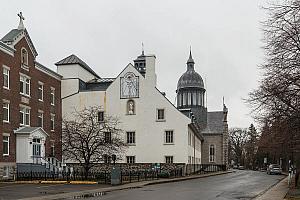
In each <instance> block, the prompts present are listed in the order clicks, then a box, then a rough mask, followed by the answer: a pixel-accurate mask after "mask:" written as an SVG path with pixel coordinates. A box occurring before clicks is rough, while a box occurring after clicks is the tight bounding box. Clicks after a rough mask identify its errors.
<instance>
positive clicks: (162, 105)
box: [58, 56, 201, 164]
mask: <svg viewBox="0 0 300 200" xmlns="http://www.w3.org/2000/svg"><path fill="white" fill-rule="evenodd" d="M145 58H146V61H145V63H146V69H147V72H146V74H145V77H144V76H142V75H141V73H140V72H139V71H138V70H137V69H136V68H135V67H134V66H133V65H131V64H128V65H127V66H126V67H125V69H124V70H123V71H122V72H121V73H120V74H119V76H118V77H117V78H116V79H114V81H113V82H112V83H111V84H110V85H109V86H108V87H107V88H106V89H105V90H102V91H101V90H100V91H97V90H81V89H80V87H79V82H80V80H79V79H81V80H82V81H84V82H88V81H90V80H88V78H91V79H93V78H94V76H93V75H92V74H90V76H89V75H84V77H83V76H82V75H83V74H86V73H89V72H88V71H85V73H82V70H85V69H83V68H82V67H81V66H80V65H78V64H77V65H70V66H68V67H67V66H66V65H61V66H60V65H58V73H60V75H62V76H63V80H62V90H61V91H62V113H63V117H64V118H70V117H72V112H73V111H74V110H75V109H76V110H81V109H83V108H85V107H89V106H101V107H102V108H103V111H104V112H105V114H106V115H109V116H114V117H118V118H119V120H120V122H121V124H120V126H121V127H120V128H121V129H122V130H124V140H125V141H126V140H127V133H126V132H134V134H135V142H134V143H133V144H129V147H128V149H127V150H126V152H125V155H124V158H123V162H126V156H134V157H135V162H136V163H164V162H166V159H169V158H170V157H172V159H173V160H172V162H174V163H191V164H192V163H197V164H200V163H201V140H200V138H199V137H198V136H197V134H195V133H194V132H193V130H192V129H191V128H190V126H189V124H190V123H191V119H190V118H188V117H186V116H185V115H184V114H182V113H181V112H180V111H178V110H177V108H176V107H175V106H174V105H173V104H172V103H171V102H170V101H169V100H168V99H167V98H166V97H165V96H164V95H163V94H162V93H161V92H160V91H159V90H158V89H157V88H156V74H155V56H145ZM71 66H72V67H71ZM79 68H80V69H79ZM76 70H79V71H77V72H76ZM80 74H81V75H80ZM75 75H78V77H76V76H75ZM127 76H130V78H132V77H134V80H136V81H137V82H138V83H137V85H136V86H137V88H138V89H137V90H135V91H134V92H137V94H135V93H134V92H133V94H134V95H133V97H132V98H126V97H125V98H124V96H123V93H122V91H123V90H124V91H125V90H126V88H125V89H124V87H125V86H126V85H124V87H123V84H125V82H124V81H126V77H127ZM124 77H125V78H124ZM126 84H127V83H126ZM135 84H136V83H135ZM131 89H132V88H130V89H129V90H130V91H131V92H132V90H131ZM131 102H133V105H129V103H131ZM129 106H133V110H131V111H129V110H130V109H131V108H130V107H129ZM159 109H163V110H164V119H160V120H159V119H158V110H159ZM171 133H173V138H172V139H173V141H171V142H170V141H166V134H171Z"/></svg>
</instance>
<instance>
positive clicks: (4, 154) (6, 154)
mask: <svg viewBox="0 0 300 200" xmlns="http://www.w3.org/2000/svg"><path fill="white" fill-rule="evenodd" d="M4 137H7V140H4ZM9 137H10V136H9V135H7V134H3V136H2V138H3V141H2V143H3V144H4V142H7V153H3V156H9ZM3 144H2V145H3ZM3 146H4V145H3ZM3 152H4V151H3Z"/></svg>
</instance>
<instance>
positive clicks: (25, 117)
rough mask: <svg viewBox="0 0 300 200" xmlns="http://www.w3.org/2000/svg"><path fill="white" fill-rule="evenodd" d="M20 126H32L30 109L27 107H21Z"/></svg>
mask: <svg viewBox="0 0 300 200" xmlns="http://www.w3.org/2000/svg"><path fill="white" fill-rule="evenodd" d="M20 125H25V126H29V125H30V109H29V108H26V107H20Z"/></svg>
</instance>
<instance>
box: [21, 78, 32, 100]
mask: <svg viewBox="0 0 300 200" xmlns="http://www.w3.org/2000/svg"><path fill="white" fill-rule="evenodd" d="M20 93H21V94H23V95H26V96H30V79H29V78H28V77H26V76H23V75H20Z"/></svg>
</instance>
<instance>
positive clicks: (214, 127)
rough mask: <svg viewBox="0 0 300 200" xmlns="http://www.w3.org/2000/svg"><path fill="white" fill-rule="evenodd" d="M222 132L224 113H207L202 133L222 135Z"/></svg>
mask: <svg viewBox="0 0 300 200" xmlns="http://www.w3.org/2000/svg"><path fill="white" fill-rule="evenodd" d="M223 131H224V112H223V111H217V112H208V113H207V126H206V128H205V129H204V130H203V131H202V133H203V134H222V133H223Z"/></svg>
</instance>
